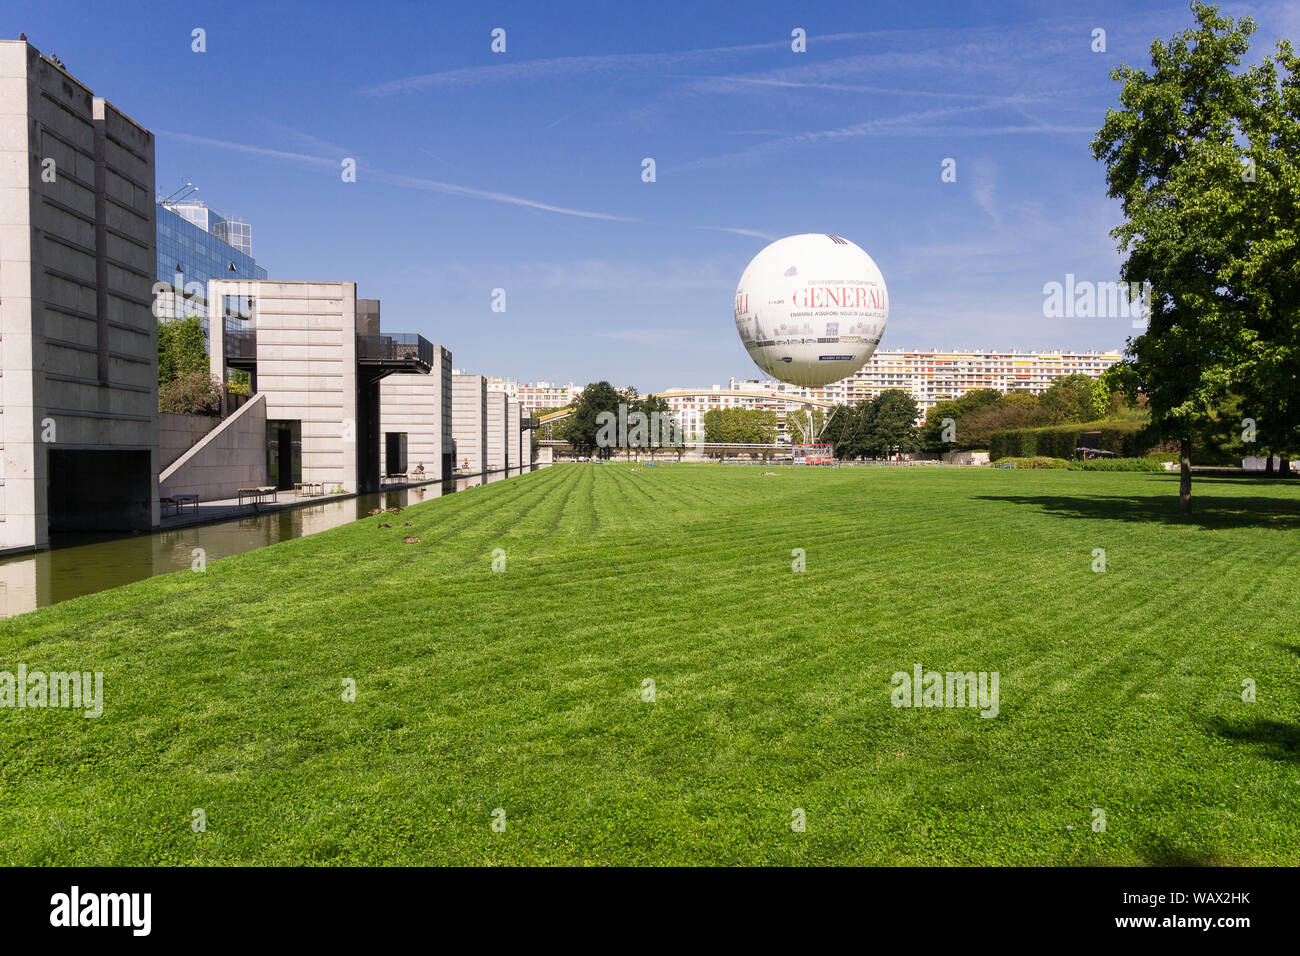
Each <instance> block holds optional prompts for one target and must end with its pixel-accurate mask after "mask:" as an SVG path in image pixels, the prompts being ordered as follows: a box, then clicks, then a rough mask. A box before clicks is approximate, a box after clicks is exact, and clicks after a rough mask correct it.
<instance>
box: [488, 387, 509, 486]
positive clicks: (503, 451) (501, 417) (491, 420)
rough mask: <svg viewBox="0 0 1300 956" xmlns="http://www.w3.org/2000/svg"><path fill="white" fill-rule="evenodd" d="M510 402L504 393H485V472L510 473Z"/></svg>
mask: <svg viewBox="0 0 1300 956" xmlns="http://www.w3.org/2000/svg"><path fill="white" fill-rule="evenodd" d="M509 405H510V402H509V400H508V399H507V398H506V396H505V393H504V392H488V393H487V470H488V472H489V473H492V472H501V473H503V474H509V471H510V432H509V427H510V422H509V416H508V415H507V409H508V408H509Z"/></svg>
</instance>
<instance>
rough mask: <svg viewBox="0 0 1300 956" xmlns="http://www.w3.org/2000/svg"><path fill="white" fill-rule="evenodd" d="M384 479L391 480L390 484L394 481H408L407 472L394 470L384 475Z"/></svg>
mask: <svg viewBox="0 0 1300 956" xmlns="http://www.w3.org/2000/svg"><path fill="white" fill-rule="evenodd" d="M384 481H387V482H389V483H390V484H391V483H393V482H398V481H400V482H402V484H405V483H406V472H404V471H394V472H390V473H388V474H387V475H385V476H384Z"/></svg>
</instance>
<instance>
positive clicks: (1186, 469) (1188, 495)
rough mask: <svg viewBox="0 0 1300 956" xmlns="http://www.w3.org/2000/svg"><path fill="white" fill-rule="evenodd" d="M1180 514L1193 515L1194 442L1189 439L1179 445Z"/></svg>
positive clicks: (1183, 440)
mask: <svg viewBox="0 0 1300 956" xmlns="http://www.w3.org/2000/svg"><path fill="white" fill-rule="evenodd" d="M1178 513H1179V514H1180V515H1189V514H1191V513H1192V442H1191V439H1188V438H1184V439H1182V440H1181V441H1180V442H1179V443H1178Z"/></svg>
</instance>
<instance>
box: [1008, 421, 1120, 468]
mask: <svg viewBox="0 0 1300 956" xmlns="http://www.w3.org/2000/svg"><path fill="white" fill-rule="evenodd" d="M1143 427H1144V426H1143V423H1141V422H1085V423H1083V424H1079V425H1052V426H1049V427H1047V428H1012V429H1007V430H1005V431H998V432H994V433H993V434H992V435H990V436H989V457H990V458H991V459H993V460H994V461H997V460H998V459H999V458H1035V457H1049V458H1073V457H1074V449H1075V448H1076V447H1078V444H1079V436H1080V435H1082V434H1084V433H1085V432H1100V433H1101V434H1100V437H1099V438H1098V439H1096V441H1097V445H1096V446H1090V447H1099V448H1101V449H1102V450H1103V451H1110V452H1114V453H1115V454H1116V455H1118V456H1120V457H1122V458H1136V457H1138V456H1140V455H1141V454H1142V452H1143V451H1145V449H1144V448H1143V447H1142V446H1143V445H1144V444H1145V443H1146V442H1145V439H1144V438H1143Z"/></svg>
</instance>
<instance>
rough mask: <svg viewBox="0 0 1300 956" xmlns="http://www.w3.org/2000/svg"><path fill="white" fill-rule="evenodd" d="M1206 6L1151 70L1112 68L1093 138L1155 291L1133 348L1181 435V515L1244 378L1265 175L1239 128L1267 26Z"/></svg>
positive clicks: (1134, 251)
mask: <svg viewBox="0 0 1300 956" xmlns="http://www.w3.org/2000/svg"><path fill="white" fill-rule="evenodd" d="M1192 10H1193V13H1194V14H1195V16H1196V21H1197V26H1196V28H1195V29H1190V30H1186V31H1184V32H1183V33H1180V34H1178V35H1176V36H1175V37H1174V38H1173V39H1172V40H1170V41H1169V42H1167V43H1166V42H1164V41H1162V40H1159V39H1157V40H1156V41H1155V42H1154V43H1152V45H1151V66H1152V71H1151V72H1150V73H1147V72H1145V71H1143V70H1139V69H1136V68H1134V67H1131V66H1127V65H1126V66H1122V67H1120V68H1119V69H1117V70H1115V71H1113V72H1112V74H1111V76H1112V78H1113V79H1115V80H1118V81H1121V82H1122V83H1123V86H1122V88H1121V90H1120V104H1121V105H1120V108H1118V109H1114V108H1112V109H1110V110H1107V113H1106V119H1105V122H1104V124H1103V125H1102V128H1101V129H1100V130H1099V131H1098V133H1097V136H1096V137H1095V138H1094V140H1093V143H1092V152H1093V156H1094V157H1095V158H1096V159H1099V160H1102V161H1103V162H1105V164H1106V183H1107V195H1109V196H1111V197H1112V198H1115V199H1118V200H1120V203H1121V208H1122V209H1123V213H1124V217H1125V221H1124V222H1123V223H1121V224H1120V225H1119V226H1117V227H1116V228H1115V229H1114V230H1112V232H1111V235H1112V236H1114V238H1115V239H1116V240H1117V241H1118V245H1119V250H1120V252H1121V253H1126V254H1127V258H1126V259H1125V261H1124V263H1123V265H1122V267H1121V270H1120V274H1121V278H1122V279H1123V280H1124V281H1125V282H1127V283H1129V287H1130V288H1134V287H1135V286H1136V287H1141V286H1142V284H1143V283H1149V286H1148V287H1149V288H1150V289H1151V290H1152V293H1151V295H1150V305H1151V315H1150V318H1149V326H1148V328H1147V330H1146V331H1145V332H1144V333H1142V334H1141V335H1139V336H1137V337H1136V338H1135V339H1132V340H1130V342H1129V347H1128V350H1127V352H1128V355H1129V356H1130V358H1131V359H1132V366H1133V371H1134V374H1135V375H1136V378H1137V385H1138V388H1139V389H1140V390H1141V391H1142V392H1144V393H1145V394H1146V395H1147V397H1148V400H1149V401H1150V405H1151V413H1152V426H1153V428H1154V429H1155V430H1156V431H1157V432H1158V433H1159V434H1160V435H1162V436H1164V437H1168V438H1171V439H1174V440H1176V441H1178V443H1179V447H1180V452H1179V457H1180V459H1181V469H1180V470H1181V478H1180V482H1179V512H1180V513H1181V514H1190V513H1191V509H1192V474H1191V458H1192V449H1193V446H1194V444H1195V443H1196V442H1197V441H1198V439H1202V438H1203V437H1204V436H1205V434H1206V432H1207V430H1210V429H1212V428H1213V427H1215V422H1214V411H1215V409H1216V408H1217V407H1218V406H1219V405H1220V404H1221V403H1222V401H1223V399H1224V397H1225V395H1226V394H1227V390H1228V388H1229V386H1230V385H1231V384H1232V383H1233V382H1234V381H1239V380H1241V379H1242V378H1244V373H1243V369H1242V367H1241V366H1242V365H1243V360H1244V357H1245V353H1246V345H1247V339H1248V337H1247V336H1246V335H1245V334H1244V333H1245V328H1244V324H1243V305H1242V303H1241V301H1240V300H1239V297H1238V296H1237V295H1236V294H1234V292H1233V290H1232V289H1231V288H1229V287H1227V286H1226V285H1225V279H1226V278H1227V277H1229V276H1231V275H1233V274H1235V273H1236V272H1237V271H1238V269H1239V268H1244V266H1242V265H1241V264H1240V263H1239V262H1234V261H1233V260H1234V245H1236V246H1239V245H1240V243H1239V241H1238V239H1237V237H1239V236H1240V235H1241V233H1242V229H1243V227H1242V225H1241V224H1240V223H1239V222H1234V220H1235V219H1237V218H1239V217H1240V215H1241V213H1242V210H1244V209H1245V208H1247V205H1248V204H1247V203H1246V202H1245V201H1243V200H1242V199H1241V198H1240V193H1241V192H1242V191H1243V190H1245V189H1247V188H1249V186H1250V185H1251V184H1249V183H1244V182H1243V181H1242V175H1241V170H1242V167H1243V161H1244V160H1245V159H1246V158H1247V157H1246V156H1245V155H1244V150H1243V146H1242V143H1241V140H1240V139H1239V136H1238V134H1239V133H1240V132H1241V131H1242V129H1243V127H1248V125H1249V123H1250V120H1251V118H1252V110H1253V104H1252V96H1251V92H1252V91H1251V82H1252V78H1251V77H1250V76H1249V75H1243V74H1241V73H1239V72H1237V68H1238V67H1239V65H1240V63H1241V59H1242V57H1243V55H1244V54H1245V53H1246V51H1247V49H1248V46H1249V37H1250V35H1251V33H1252V32H1253V31H1254V28H1255V27H1254V23H1253V22H1252V21H1251V20H1250V19H1248V18H1247V19H1243V20H1241V21H1239V22H1234V21H1233V20H1232V19H1231V18H1221V17H1219V16H1218V11H1217V8H1215V7H1212V6H1207V5H1205V4H1203V3H1200V2H1195V3H1193V5H1192Z"/></svg>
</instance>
